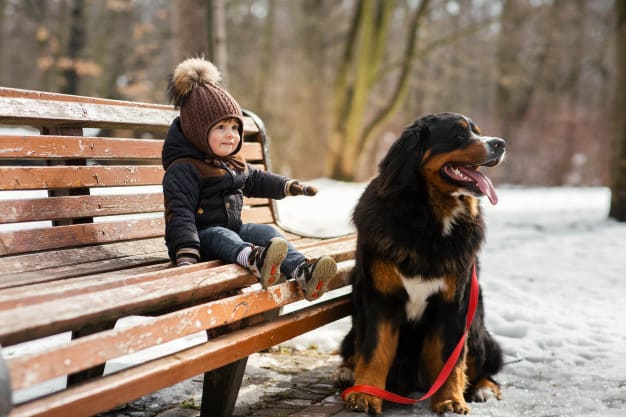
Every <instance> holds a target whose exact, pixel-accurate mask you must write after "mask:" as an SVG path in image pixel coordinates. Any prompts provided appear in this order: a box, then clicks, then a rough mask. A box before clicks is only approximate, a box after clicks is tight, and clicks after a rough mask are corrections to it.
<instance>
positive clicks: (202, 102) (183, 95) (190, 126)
mask: <svg viewBox="0 0 626 417" xmlns="http://www.w3.org/2000/svg"><path fill="white" fill-rule="evenodd" d="M221 80H222V75H221V74H220V72H219V71H218V69H217V68H216V67H215V65H213V64H212V63H211V62H209V61H207V60H205V59H203V58H190V59H187V60H185V61H183V62H181V63H180V64H178V65H177V66H176V69H175V70H174V73H173V74H172V75H171V76H170V82H169V87H168V91H169V96H170V101H171V102H172V103H173V104H174V105H175V106H176V107H178V108H180V126H181V128H182V130H183V134H184V135H185V136H186V137H187V138H188V139H189V140H190V141H191V143H193V145H194V146H195V147H196V148H198V149H199V150H200V151H202V152H204V153H205V154H206V155H207V156H213V152H212V151H211V148H210V147H209V144H208V141H207V138H208V135H209V130H210V129H211V128H212V127H213V125H215V124H216V123H217V122H219V121H220V120H224V119H230V118H234V119H237V120H239V137H240V138H241V140H240V141H239V146H238V147H237V149H235V151H233V152H232V154H231V155H234V154H236V153H237V152H239V150H240V149H241V143H242V142H243V114H242V112H241V107H240V106H239V103H237V101H235V99H234V98H233V97H232V96H231V95H230V94H229V93H228V91H226V90H225V89H224V87H222V86H221V85H220V81H221Z"/></svg>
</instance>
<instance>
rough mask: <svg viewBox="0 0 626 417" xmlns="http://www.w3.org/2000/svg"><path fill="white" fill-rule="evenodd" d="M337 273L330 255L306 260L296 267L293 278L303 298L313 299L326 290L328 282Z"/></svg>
mask: <svg viewBox="0 0 626 417" xmlns="http://www.w3.org/2000/svg"><path fill="white" fill-rule="evenodd" d="M336 274H337V264H336V263H335V260H334V259H333V258H331V257H330V256H322V257H321V258H319V259H317V260H307V261H305V262H303V263H301V264H300V265H298V267H297V268H296V270H295V272H294V278H295V279H296V280H297V281H298V282H299V283H300V286H301V287H302V291H303V292H304V298H306V299H307V300H309V301H313V300H315V299H317V298H319V297H321V296H322V294H324V293H325V292H326V290H328V284H329V283H330V281H331V280H332V279H333V277H334V276H335V275H336Z"/></svg>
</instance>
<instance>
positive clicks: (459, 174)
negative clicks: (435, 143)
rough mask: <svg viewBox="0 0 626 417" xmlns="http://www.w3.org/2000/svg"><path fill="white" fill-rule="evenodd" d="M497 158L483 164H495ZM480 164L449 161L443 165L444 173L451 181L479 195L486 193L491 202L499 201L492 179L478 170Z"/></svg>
mask: <svg viewBox="0 0 626 417" xmlns="http://www.w3.org/2000/svg"><path fill="white" fill-rule="evenodd" d="M497 164H498V161H497V160H494V161H488V162H486V163H484V164H482V166H495V165H497ZM479 167H480V165H462V164H459V163H449V164H446V165H444V166H443V168H442V170H441V171H442V173H443V175H444V176H445V177H446V178H447V179H449V180H450V181H452V182H454V183H456V184H458V185H460V186H462V187H464V188H466V189H468V190H470V191H472V192H473V193H474V194H477V195H486V196H487V198H489V201H490V202H491V204H493V205H495V204H497V203H498V195H497V194H496V189H495V188H494V186H493V184H492V183H491V180H490V179H489V178H487V177H486V176H485V175H483V174H482V173H481V172H479V171H478V168H479Z"/></svg>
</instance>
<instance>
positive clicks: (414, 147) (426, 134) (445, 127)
mask: <svg viewBox="0 0 626 417" xmlns="http://www.w3.org/2000/svg"><path fill="white" fill-rule="evenodd" d="M504 154H505V142H504V140H502V139H500V138H496V137H490V136H482V135H481V133H480V130H479V129H478V126H476V124H475V123H474V122H473V121H472V120H471V119H469V118H468V117H465V116H463V115H460V114H455V113H439V114H434V115H428V116H424V117H422V118H420V119H418V120H416V121H415V122H414V123H413V124H412V125H411V126H409V127H408V128H406V129H405V131H404V132H403V133H402V135H401V136H400V137H399V138H398V139H397V140H396V142H395V143H394V144H393V145H392V146H391V148H390V149H389V151H388V152H387V155H386V156H385V158H384V159H383V160H382V161H381V163H380V165H379V171H380V178H381V180H382V183H381V187H380V189H379V193H380V194H381V195H391V194H397V193H398V192H401V191H402V190H406V189H407V188H415V187H418V188H419V187H422V186H428V188H429V189H435V190H436V191H437V192H439V193H442V194H446V195H452V196H455V195H458V196H461V195H469V196H473V197H481V196H484V195H486V196H487V197H488V198H489V201H490V202H491V203H492V204H496V203H497V201H498V197H497V195H496V192H495V189H494V187H493V185H492V183H491V181H490V180H489V178H487V177H486V176H485V175H484V174H483V173H482V172H480V168H481V167H484V166H487V167H493V166H496V165H498V164H499V163H500V162H502V160H503V159H504Z"/></svg>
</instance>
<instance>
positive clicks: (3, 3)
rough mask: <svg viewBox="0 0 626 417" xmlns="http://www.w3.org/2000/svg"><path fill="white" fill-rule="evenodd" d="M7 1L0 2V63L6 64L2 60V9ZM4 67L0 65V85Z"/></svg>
mask: <svg viewBox="0 0 626 417" xmlns="http://www.w3.org/2000/svg"><path fill="white" fill-rule="evenodd" d="M6 5H7V0H0V62H6V60H5V59H4V53H3V51H4V38H5V36H6V35H5V33H4V9H5V8H6ZM4 70H5V69H4V65H0V84H2V83H3V80H4V78H3V75H4Z"/></svg>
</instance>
